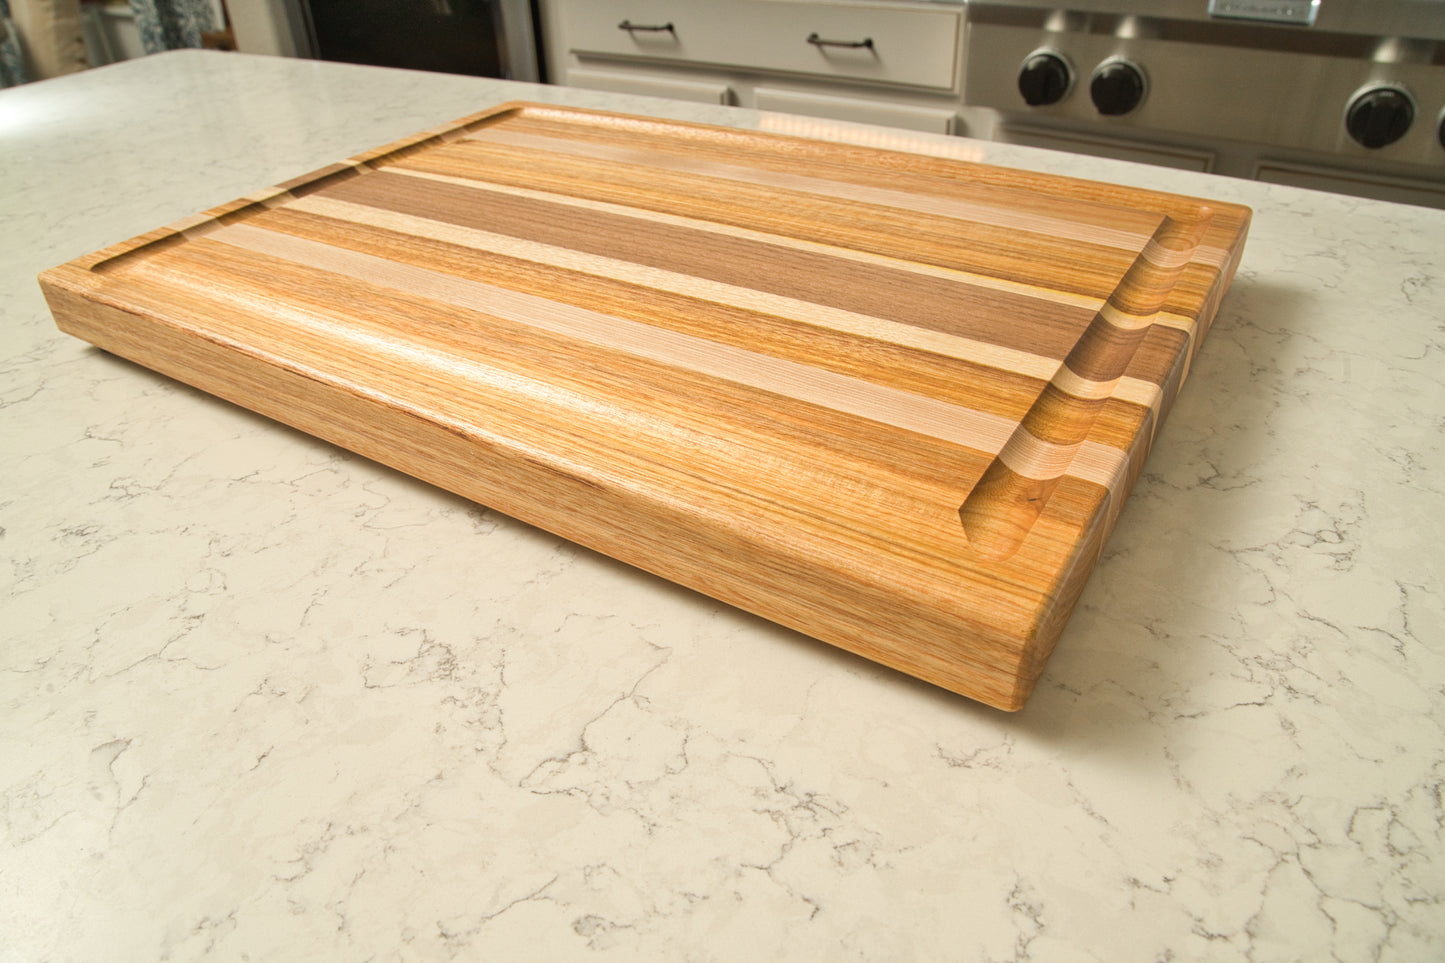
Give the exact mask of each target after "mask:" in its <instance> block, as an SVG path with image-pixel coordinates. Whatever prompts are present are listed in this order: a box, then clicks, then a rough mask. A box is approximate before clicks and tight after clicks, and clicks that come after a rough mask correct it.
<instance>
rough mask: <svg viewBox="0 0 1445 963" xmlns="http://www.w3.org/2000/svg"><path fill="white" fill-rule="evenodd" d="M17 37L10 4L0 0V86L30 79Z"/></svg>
mask: <svg viewBox="0 0 1445 963" xmlns="http://www.w3.org/2000/svg"><path fill="white" fill-rule="evenodd" d="M17 37H18V35H17V34H16V33H15V24H13V23H11V22H10V5H9V4H8V3H6V0H0V87H14V86H15V85H16V84H23V83H25V81H27V80H29V79H30V78H29V77H27V76H25V57H24V55H23V54H21V53H20V42H19V40H18V39H17Z"/></svg>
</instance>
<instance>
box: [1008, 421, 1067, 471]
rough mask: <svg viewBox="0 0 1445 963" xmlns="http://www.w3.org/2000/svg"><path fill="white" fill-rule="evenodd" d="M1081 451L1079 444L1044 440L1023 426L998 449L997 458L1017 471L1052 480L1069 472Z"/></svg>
mask: <svg viewBox="0 0 1445 963" xmlns="http://www.w3.org/2000/svg"><path fill="white" fill-rule="evenodd" d="M1078 451H1079V445H1078V444H1072V445H1059V444H1055V443H1054V442H1051V441H1044V440H1043V439H1042V438H1040V437H1039V436H1038V435H1035V434H1034V433H1033V432H1031V431H1029V430H1028V429H1027V428H1025V427H1023V426H1022V425H1020V426H1019V427H1018V429H1017V430H1016V431H1014V433H1013V434H1012V435H1011V436H1010V437H1009V440H1008V441H1007V442H1006V443H1005V444H1004V446H1003V448H1002V449H1000V450H999V453H998V457H999V460H1000V461H1002V462H1003V463H1004V464H1005V465H1007V466H1008V467H1009V468H1011V469H1013V471H1014V472H1015V473H1016V474H1019V475H1022V476H1024V477H1025V478H1032V479H1033V480H1035V481H1049V480H1050V479H1053V478H1059V477H1060V476H1062V475H1065V474H1067V473H1068V471H1069V468H1070V466H1072V465H1073V464H1074V457H1075V455H1076V454H1077V453H1078Z"/></svg>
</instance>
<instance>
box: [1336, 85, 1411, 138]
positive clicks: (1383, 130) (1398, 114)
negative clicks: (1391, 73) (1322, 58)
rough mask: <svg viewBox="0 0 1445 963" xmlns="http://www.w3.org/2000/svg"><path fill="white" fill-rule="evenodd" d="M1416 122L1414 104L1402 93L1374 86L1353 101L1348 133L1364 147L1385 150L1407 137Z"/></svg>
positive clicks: (1346, 117)
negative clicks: (1408, 131)
mask: <svg viewBox="0 0 1445 963" xmlns="http://www.w3.org/2000/svg"><path fill="white" fill-rule="evenodd" d="M1414 121H1415V102H1414V101H1413V100H1411V99H1410V95H1409V94H1407V93H1405V92H1404V91H1403V90H1398V89H1396V88H1394V87H1375V88H1373V89H1371V90H1367V91H1365V92H1364V93H1362V94H1360V95H1359V96H1358V97H1356V98H1355V99H1354V100H1352V101H1350V109H1349V110H1348V111H1346V112H1345V130H1347V131H1349V132H1350V136H1351V137H1353V138H1354V139H1355V140H1356V141H1358V142H1359V143H1360V144H1362V145H1364V146H1365V147H1371V148H1376V147H1384V146H1385V145H1386V144H1393V143H1394V142H1395V141H1397V140H1399V139H1400V138H1401V137H1404V136H1405V131H1407V130H1409V129H1410V125H1411V124H1412V123H1414Z"/></svg>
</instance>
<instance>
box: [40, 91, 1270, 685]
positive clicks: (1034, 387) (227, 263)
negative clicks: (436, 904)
mask: <svg viewBox="0 0 1445 963" xmlns="http://www.w3.org/2000/svg"><path fill="white" fill-rule="evenodd" d="M1248 223H1249V211H1248V210H1247V209H1245V208H1241V207H1237V206H1233V205H1227V204H1214V203H1206V202H1203V201H1199V200H1197V199H1192V198H1185V197H1178V196H1174V195H1168V194H1160V193H1154V192H1148V191H1140V190H1134V189H1130V188H1124V187H1117V186H1111V185H1104V184H1097V183H1091V182H1085V181H1076V180H1070V179H1066V178H1058V177H1048V176H1045V175H1036V174H1029V173H1024V172H1018V171H1008V170H1003V169H1000V168H991V167H986V166H982V165H977V164H968V163H963V162H959V161H954V160H947V159H940V158H931V157H923V156H918V155H912V154H904V153H895V152H887V151H881V150H875V149H870V148H862V147H852V146H846V145H840V144H830V143H826V142H820V141H810V140H803V139H798V138H790V137H784V136H780V135H775V134H765V133H755V132H747V131H736V130H726V129H720V128H710V127H704V126H699V125H689V124H680V123H672V122H664V121H656V120H651V119H648V118H638V117H625V116H620V115H614V114H607V113H601V112H590V111H581V110H572V109H563V108H555V107H546V106H541V105H533V104H508V105H503V106H501V107H497V108H494V109H491V110H488V111H484V112H482V113H479V114H477V115H474V116H472V117H469V118H465V119H463V120H461V121H458V122H456V123H454V124H449V125H446V126H444V127H441V128H437V129H434V130H430V131H424V132H422V133H419V134H417V135H415V136H413V137H411V138H408V139H407V140H405V141H402V142H399V143H397V144H392V145H388V146H386V147H382V148H378V149H377V150H374V151H370V152H367V153H366V154H363V155H360V156H358V157H356V158H352V159H350V160H348V161H345V162H341V163H338V164H335V165H332V166H330V167H328V168H325V169H323V170H321V171H317V172H313V173H312V174H309V175H306V176H304V177H300V178H296V179H294V180H292V181H289V182H287V183H285V184H282V185H278V186H277V187H276V188H273V189H269V190H266V191H261V192H258V193H257V194H255V195H253V196H251V197H247V198H242V199H239V200H237V201H235V202H233V203H231V204H228V205H225V206H223V207H221V208H217V209H215V210H212V211H208V212H205V213H204V214H201V215H197V216H196V217H193V218H189V219H187V220H186V221H185V222H183V223H181V224H177V225H172V226H171V227H169V228H163V229H160V230H157V231H153V232H151V233H149V234H146V235H143V236H141V237H138V238H134V239H132V240H130V241H127V242H124V243H122V244H119V245H116V246H115V247H112V248H109V249H106V250H104V251H100V252H96V253H95V254H92V255H88V256H87V257H84V258H80V259H78V260H76V261H73V262H71V263H69V264H66V265H62V266H60V267H58V268H55V269H53V270H51V271H47V272H46V273H45V274H43V275H42V277H41V284H42V287H43V289H44V290H45V293H46V296H47V298H48V299H49V302H50V305H51V309H52V312H53V313H54V315H55V318H56V321H57V323H58V324H59V326H60V327H61V328H62V330H65V331H68V332H70V333H72V334H75V335H77V336H79V337H82V338H86V339H88V340H90V341H92V342H93V343H95V344H97V345H99V346H100V347H102V348H105V349H106V350H109V351H113V352H115V353H117V354H121V355H124V356H126V357H129V358H132V359H134V360H136V361H139V362H140V363H142V364H146V365H149V366H151V367H153V368H155V369H157V370H159V371H162V372H164V373H166V374H168V375H171V376H173V377H176V378H179V379H181V380H184V381H187V382H190V383H192V384H194V385H197V386H198V387H201V388H202V389H204V390H206V391H210V392H213V393H215V394H217V395H219V396H221V397H224V398H227V399H230V400H232V401H235V402H237V403H239V404H243V405H246V406H247V407H250V408H253V409H255V410H257V411H260V412H262V413H263V414H266V415H269V416H271V417H273V418H276V419H278V420H280V421H284V422H286V423H288V424H291V425H294V426H296V427H298V428H301V429H302V430H305V431H308V432H311V433H313V434H316V435H318V436H320V437H323V438H326V439H328V440H330V441H333V442H335V443H337V444H340V445H344V446H346V447H348V448H351V449H353V450H355V451H357V452H359V453H361V454H363V455H366V456H368V457H372V458H375V459H377V460H379V461H383V462H385V463H387V464H390V465H393V466H395V467H397V468H400V469H401V470H403V471H406V472H409V473H411V474H413V475H416V476H418V477H420V478H423V479H426V480H428V481H431V482H433V483H435V484H438V485H440V486H442V487H445V488H448V489H450V490H452V491H455V492H458V493H460V494H462V495H465V496H467V497H469V498H473V499H475V500H477V501H480V502H483V503H485V504H488V505H491V506H493V507H495V508H497V509H499V510H501V511H504V512H507V513H509V514H512V515H514V516H516V517H518V518H521V519H524V520H526V521H529V522H532V523H533V524H537V525H540V526H542V527H544V528H548V529H550V530H552V531H554V532H557V533H558V534H560V535H563V536H565V537H567V538H570V539H573V540H575V541H578V542H580V543H582V544H585V545H588V546H590V547H593V548H596V549H598V550H600V551H603V552H605V553H607V554H610V555H612V556H614V557H616V558H619V559H621V560H623V561H625V562H628V563H631V564H633V565H637V566H639V567H641V568H644V569H647V570H649V571H652V572H655V573H657V574H660V575H662V576H664V577H666V578H669V579H673V580H675V581H677V582H680V583H682V584H684V585H688V586H690V587H692V588H695V589H697V590H699V591H702V592H705V593H707V594H709V595H712V596H714V597H716V598H719V599H722V600H724V601H726V602H729V603H732V604H734V605H738V606H740V607H742V608H745V609H748V610H749V611H752V612H755V613H758V614H760V615H762V616H764V617H766V618H769V619H773V620H775V621H778V622H781V623H783V624H785V625H789V626H792V627H794V628H797V629H799V630H801V631H803V632H806V633H808V634H810V635H813V636H815V637H817V638H819V639H822V640H824V641H827V642H830V643H833V644H835V645H839V646H841V647H843V648H846V649H849V650H850V651H853V652H857V653H859V654H861V655H863V656H866V657H868V658H871V659H874V660H876V661H879V662H882V663H884V664H886V665H890V666H893V667H895V668H898V669H901V670H903V671H905V672H909V673H912V674H914V675H917V676H919V677H921V678H924V679H927V680H929V681H932V682H934V683H936V684H938V685H941V686H944V687H946V688H948V689H951V690H953V691H955V692H959V693H962V694H964V695H967V696H970V697H972V698H975V699H979V700H981V701H983V702H986V703H989V704H990V705H994V706H998V707H1000V708H1004V709H1017V708H1019V707H1021V706H1022V705H1023V704H1024V702H1025V700H1026V699H1027V698H1028V695H1029V692H1030V691H1031V690H1032V688H1033V686H1034V684H1035V682H1036V680H1037V679H1038V676H1039V674H1040V672H1042V670H1043V666H1044V663H1045V661H1046V660H1047V658H1048V655H1049V652H1050V651H1051V650H1052V648H1053V646H1054V644H1055V642H1056V640H1057V638H1058V636H1059V633H1060V632H1061V631H1062V628H1063V626H1064V624H1065V622H1066V621H1067V618H1068V614H1069V612H1070V610H1071V609H1072V607H1073V605H1074V603H1075V601H1076V600H1077V598H1078V595H1079V593H1080V591H1081V590H1082V587H1083V585H1084V582H1085V580H1086V579H1087V578H1088V575H1089V572H1090V571H1091V570H1092V568H1093V564H1094V561H1095V559H1096V558H1097V556H1098V553H1099V551H1100V550H1101V548H1102V545H1103V541H1104V539H1105V537H1106V536H1107V534H1108V532H1109V530H1110V529H1111V528H1112V526H1113V523H1114V520H1115V518H1116V517H1117V515H1118V512H1119V510H1120V507H1121V505H1122V503H1123V500H1124V497H1125V496H1126V495H1127V494H1128V491H1129V488H1130V487H1131V486H1132V484H1133V481H1134V479H1135V477H1137V475H1138V472H1139V470H1140V467H1141V465H1142V463H1143V459H1144V457H1145V455H1146V454H1147V452H1148V449H1149V446H1150V443H1151V442H1152V439H1153V437H1154V434H1155V432H1156V431H1157V429H1158V425H1159V423H1160V422H1161V421H1162V419H1163V418H1164V417H1165V415H1166V414H1167V412H1168V409H1169V407H1170V404H1171V402H1172V401H1173V399H1174V397H1175V395H1176V394H1177V392H1178V390H1179V387H1180V385H1181V384H1182V382H1183V380H1184V377H1185V375H1186V374H1187V372H1188V368H1189V362H1190V359H1191V358H1192V356H1193V353H1194V351H1195V350H1197V348H1198V345H1199V342H1200V340H1201V338H1202V337H1203V336H1204V334H1205V332H1206V331H1207V329H1208V325H1209V322H1210V320H1211V319H1212V317H1213V315H1214V313H1215V310H1216V309H1217V306H1218V303H1219V299H1220V297H1221V296H1222V295H1223V293H1224V290H1225V289H1226V288H1227V286H1228V284H1229V281H1230V279H1231V278H1232V276H1233V273H1234V270H1235V267H1236V266H1237V264H1238V260H1239V257H1240V254H1241V251H1242V249H1243V244H1244V237H1245V233H1246V230H1247V228H1248Z"/></svg>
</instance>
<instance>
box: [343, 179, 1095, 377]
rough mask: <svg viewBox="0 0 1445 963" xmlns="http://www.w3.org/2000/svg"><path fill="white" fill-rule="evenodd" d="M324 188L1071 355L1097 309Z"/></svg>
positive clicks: (378, 190) (402, 187)
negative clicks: (1070, 351) (1072, 348)
mask: <svg viewBox="0 0 1445 963" xmlns="http://www.w3.org/2000/svg"><path fill="white" fill-rule="evenodd" d="M321 196H324V197H328V198H333V199H336V200H343V201H349V202H352V203H356V204H365V205H367V206H370V207H377V208H381V209H383V210H389V211H396V212H398V213H403V214H411V215H413V216H416V217H424V218H428V219H431V220H438V221H444V222H446V223H449V224H457V225H460V226H462V227H469V228H474V229H476V230H481V231H488V232H492V233H499V234H506V235H509V236H512V237H520V238H525V239H527V240H531V241H537V242H540V243H543V244H551V245H554V246H557V247H564V248H571V249H574V250H579V251H586V252H588V253H591V254H598V255H603V256H605V257H611V258H619V259H623V260H628V261H632V262H634V263H637V264H645V265H648V266H651V267H659V268H664V269H666V270H669V271H675V272H679V273H684V274H691V275H693V276H696V277H700V278H706V279H708V280H713V281H721V282H723V283H725V284H733V285H737V286H740V287H746V288H752V289H754V290H759V291H768V292H771V293H774V294H780V295H782V296H784V297H789V298H795V299H798V300H802V301H810V302H813V303H816V304H822V305H827V306H829V307H836V308H841V309H844V310H848V311H855V312H858V313H860V314H867V315H871V316H874V317H879V318H885V319H887V320H890V321H894V322H897V323H900V324H909V325H913V326H915V327H922V328H930V329H932V330H935V331H943V332H946V333H948V334H952V335H957V336H960V337H967V338H975V339H978V340H982V341H987V342H990V343H994V344H999V345H1003V346H1006V347H1010V348H1014V349H1017V350H1028V351H1030V352H1033V353H1035V354H1043V355H1046V356H1049V355H1052V356H1054V357H1057V358H1060V359H1062V358H1063V357H1064V355H1066V354H1067V353H1068V351H1069V349H1070V348H1071V347H1072V346H1073V344H1074V342H1075V341H1077V340H1078V337H1079V334H1080V333H1081V332H1082V331H1083V329H1084V327H1085V326H1086V325H1087V324H1088V323H1089V319H1090V318H1091V317H1092V315H1093V312H1092V311H1090V310H1087V309H1084V308H1079V307H1073V306H1066V305H1060V304H1058V303H1056V302H1052V301H1046V300H1041V299H1038V298H1030V297H1026V296H1023V295H1018V294H1011V293H1009V292H1006V291H998V290H990V289H988V288H983V287H979V286H974V285H967V284H964V283H961V282H949V281H945V280H943V279H941V278H934V277H928V276H926V275H920V274H913V273H908V272H904V271H898V270H890V269H888V268H884V267H875V266H871V265H866V264H858V263H856V262H848V263H845V264H840V263H839V262H838V260H837V259H836V258H829V257H827V256H825V255H821V254H812V253H809V252H805V251H796V250H790V249H788V248H785V247H780V246H777V245H768V244H763V243H760V242H756V241H748V240H742V239H739V238H728V237H718V236H716V235H713V236H704V237H699V235H698V233H697V232H694V231H687V230H685V229H681V228H676V227H672V226H669V225H663V224H656V223H652V222H649V221H646V220H642V219H639V218H628V217H621V216H616V215H610V214H604V213H600V212H596V211H589V210H585V209H581V210H579V209H577V208H568V207H566V206H564V205H558V204H549V203H545V202H541V201H536V200H532V199H530V198H519V197H508V196H505V195H498V194H479V193H478V192H476V191H471V190H468V189H467V188H465V187H460V186H457V185H453V184H445V183H438V182H436V181H425V180H421V179H419V178H411V177H404V176H399V175H388V174H386V173H385V172H382V173H380V174H375V175H372V176H370V177H361V178H354V179H352V180H349V181H345V182H343V183H340V184H337V185H335V186H333V187H330V188H328V189H326V190H325V191H323V192H321Z"/></svg>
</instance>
